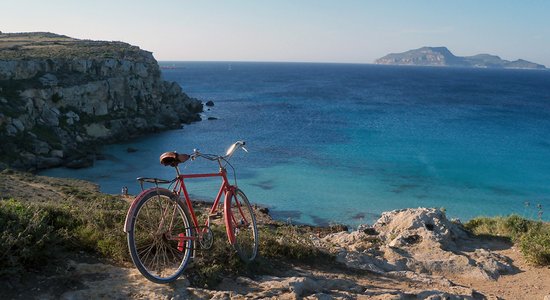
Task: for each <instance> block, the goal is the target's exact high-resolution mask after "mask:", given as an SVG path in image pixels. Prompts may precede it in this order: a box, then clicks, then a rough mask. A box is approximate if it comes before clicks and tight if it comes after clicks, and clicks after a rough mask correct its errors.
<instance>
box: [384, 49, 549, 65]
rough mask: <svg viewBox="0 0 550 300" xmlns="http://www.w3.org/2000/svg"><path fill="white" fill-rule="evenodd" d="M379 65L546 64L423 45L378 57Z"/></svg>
mask: <svg viewBox="0 0 550 300" xmlns="http://www.w3.org/2000/svg"><path fill="white" fill-rule="evenodd" d="M374 63H375V64H379V65H407V66H436V67H466V68H500V69H539V70H545V69H546V67H545V66H544V65H540V64H536V63H533V62H530V61H526V60H523V59H518V60H514V61H509V60H505V59H502V58H500V57H498V56H496V55H491V54H478V55H474V56H455V55H454V54H453V53H451V51H449V49H447V47H422V48H418V49H414V50H409V51H406V52H402V53H390V54H388V55H386V56H384V57H381V58H379V59H377V60H376V61H375V62H374Z"/></svg>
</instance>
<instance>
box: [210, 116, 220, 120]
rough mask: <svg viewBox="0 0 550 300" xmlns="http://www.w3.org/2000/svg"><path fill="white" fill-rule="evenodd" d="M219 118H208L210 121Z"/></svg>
mask: <svg viewBox="0 0 550 300" xmlns="http://www.w3.org/2000/svg"><path fill="white" fill-rule="evenodd" d="M217 119H218V118H216V117H208V120H217Z"/></svg>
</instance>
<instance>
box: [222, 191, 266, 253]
mask: <svg viewBox="0 0 550 300" xmlns="http://www.w3.org/2000/svg"><path fill="white" fill-rule="evenodd" d="M225 201H226V206H225V207H226V209H225V227H226V230H227V236H228V237H229V240H230V242H231V241H232V240H233V241H232V244H233V247H234V248H235V250H236V251H237V253H238V255H239V256H240V258H241V259H242V260H243V261H244V262H246V263H249V262H252V261H253V260H254V259H255V258H256V256H257V254H258V244H259V237H258V227H257V225H256V216H255V215H254V210H253V209H252V206H250V202H249V201H248V198H247V197H246V195H245V194H244V193H243V191H241V190H240V189H235V191H234V192H232V193H231V192H230V193H228V194H227V196H226V199H225Z"/></svg>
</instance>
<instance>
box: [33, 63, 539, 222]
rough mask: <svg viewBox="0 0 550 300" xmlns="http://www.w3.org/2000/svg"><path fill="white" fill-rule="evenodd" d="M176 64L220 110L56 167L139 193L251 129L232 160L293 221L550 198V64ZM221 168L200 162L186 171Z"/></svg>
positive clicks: (458, 212) (523, 209) (491, 210)
mask: <svg viewBox="0 0 550 300" xmlns="http://www.w3.org/2000/svg"><path fill="white" fill-rule="evenodd" d="M166 64H169V65H172V63H166ZM174 64H175V66H176V67H178V68H176V69H169V70H163V77H164V78H165V79H167V80H170V81H176V82H178V83H179V84H180V85H181V86H182V87H183V89H184V91H186V92H187V93H188V94H189V95H190V96H192V97H197V98H199V99H202V100H204V101H205V102H206V100H213V101H214V102H215V106H214V107H212V108H211V109H210V111H205V114H204V119H206V117H209V116H212V117H216V118H218V119H217V120H204V121H202V122H199V123H195V124H192V125H187V126H185V127H184V128H183V129H181V130H173V131H168V132H164V133H160V134H156V135H152V136H148V137H145V138H141V139H139V140H135V141H131V142H129V143H125V144H119V145H111V146H106V147H104V151H105V153H106V157H107V160H102V161H97V162H96V164H95V166H94V167H93V168H89V169H82V170H68V169H51V170H47V171H44V172H43V173H42V174H45V175H51V176H64V177H67V176H68V177H78V178H83V179H88V180H91V181H94V182H97V183H99V184H100V185H101V189H102V190H103V191H105V192H108V193H119V192H120V190H121V187H122V186H128V187H129V189H130V192H133V193H135V192H138V191H139V186H138V184H137V183H136V181H135V178H136V177H138V176H156V177H165V178H170V177H173V170H171V168H166V167H162V166H160V165H159V163H158V156H159V155H160V154H161V153H162V152H164V151H171V150H178V151H179V152H191V151H192V150H193V149H194V148H198V149H200V150H201V151H203V152H211V153H221V152H224V151H225V149H226V147H227V146H229V145H230V144H231V143H232V142H234V141H235V140H238V139H242V140H246V141H247V144H248V149H249V150H250V152H249V153H248V154H245V153H244V152H241V153H237V154H236V155H235V157H234V159H233V160H232V163H233V165H234V166H235V167H236V170H237V175H238V178H239V181H238V184H239V186H241V188H242V189H243V190H244V191H245V192H246V193H247V195H248V196H249V198H250V199H251V200H252V201H253V202H255V203H259V204H262V205H266V206H268V207H270V208H272V211H273V213H274V216H275V217H277V218H279V219H289V218H290V219H291V220H292V221H293V222H305V223H314V224H329V223H332V222H340V223H346V224H350V225H357V224H359V223H364V222H372V221H373V220H374V219H375V218H376V217H377V216H378V215H379V214H380V213H381V212H383V211H386V210H391V209H398V208H406V207H418V206H430V207H444V208H445V209H446V210H447V213H448V215H449V216H451V217H458V218H461V219H469V218H472V217H474V216H478V215H505V214H510V213H518V214H522V215H525V216H527V217H532V218H537V217H538V215H537V214H538V209H537V208H536V205H537V204H540V205H542V210H543V211H544V210H545V209H546V210H547V211H548V210H549V209H550V139H549V137H550V72H546V71H528V70H487V69H452V68H420V67H391V66H375V65H353V64H295V63H288V64H287V63H231V64H230V65H231V68H229V64H228V63H198V62H178V63H174ZM205 108H206V107H205ZM128 147H132V148H136V149H138V151H137V152H135V153H128V152H127V151H126V149H127V148H128ZM215 170H216V166H215V165H212V164H211V163H210V164H209V163H206V162H198V161H195V162H190V163H186V168H185V169H183V171H184V172H195V171H215ZM189 184H190V192H191V193H192V194H193V195H195V196H196V197H200V198H208V196H210V195H212V194H213V195H215V190H217V187H216V183H212V182H211V181H204V180H196V181H193V182H190V183H189ZM526 202H528V203H529V205H526ZM549 216H550V213H549V212H546V213H543V215H542V217H543V219H546V220H549V219H550V218H549Z"/></svg>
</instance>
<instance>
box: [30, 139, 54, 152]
mask: <svg viewBox="0 0 550 300" xmlns="http://www.w3.org/2000/svg"><path fill="white" fill-rule="evenodd" d="M33 150H34V151H33V152H34V153H36V154H39V155H44V154H48V153H49V152H50V150H51V147H50V145H48V143H46V142H44V141H40V140H35V141H34V143H33Z"/></svg>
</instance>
